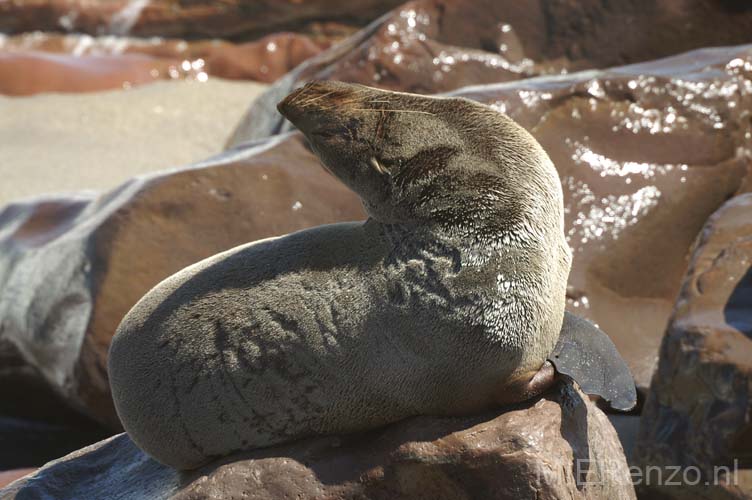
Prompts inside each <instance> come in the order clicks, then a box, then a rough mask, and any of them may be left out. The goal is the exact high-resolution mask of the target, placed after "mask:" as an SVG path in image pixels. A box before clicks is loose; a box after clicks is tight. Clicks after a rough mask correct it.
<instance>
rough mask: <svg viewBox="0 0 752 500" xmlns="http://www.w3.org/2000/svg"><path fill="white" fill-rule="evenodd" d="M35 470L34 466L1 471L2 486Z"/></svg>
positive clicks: (0, 480) (0, 485) (0, 482)
mask: <svg viewBox="0 0 752 500" xmlns="http://www.w3.org/2000/svg"><path fill="white" fill-rule="evenodd" d="M35 470H36V469H34V468H26V469H13V470H4V471H0V488H5V487H6V486H8V485H9V484H10V483H12V482H13V481H15V480H16V479H18V478H19V477H23V476H26V475H29V474H31V473H32V472H34V471H35Z"/></svg>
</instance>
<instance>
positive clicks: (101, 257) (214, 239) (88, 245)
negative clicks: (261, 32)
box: [0, 135, 364, 428]
mask: <svg viewBox="0 0 752 500" xmlns="http://www.w3.org/2000/svg"><path fill="white" fill-rule="evenodd" d="M362 218H364V215H363V211H362V207H361V205H360V201H359V200H358V199H357V198H356V196H355V195H354V194H352V193H351V192H350V191H349V190H347V189H346V188H345V187H344V186H342V185H341V184H339V183H338V182H337V181H335V180H334V178H333V177H331V176H330V175H329V174H328V173H326V172H325V171H324V170H323V169H322V168H321V167H320V165H319V162H318V161H317V160H316V159H315V157H314V156H313V154H312V153H310V152H309V151H308V150H307V149H306V148H305V147H304V146H303V143H302V140H301V138H300V137H299V136H298V135H294V136H281V137H276V138H274V139H271V140H269V141H266V142H264V143H263V144H257V145H255V146H249V147H245V148H242V149H238V150H235V151H230V152H227V153H225V154H223V155H221V156H219V157H216V158H214V159H211V160H207V161H204V162H202V163H199V164H194V165H192V166H190V167H187V168H182V169H177V170H173V171H168V172H164V173H161V174H155V175H151V176H146V177H137V178H135V179H132V180H131V181H128V182H126V183H125V184H123V185H121V186H120V187H118V188H116V189H113V190H112V191H110V192H107V193H105V194H103V195H101V196H98V197H92V196H89V197H79V198H58V199H49V200H36V201H30V202H25V203H16V204H11V205H9V206H8V207H6V208H5V209H4V210H3V211H1V212H0V321H1V323H0V325H2V329H0V346H2V345H10V346H12V347H13V348H14V349H15V352H17V353H18V354H19V355H20V356H21V358H22V359H21V360H20V361H18V362H17V363H15V364H14V365H12V366H18V367H19V370H22V367H23V366H24V365H31V366H32V367H34V368H35V370H36V371H37V372H38V373H40V374H41V375H42V376H43V378H44V380H45V381H46V383H47V384H48V385H49V386H50V387H52V388H53V389H54V390H55V391H56V392H58V393H59V394H61V395H62V396H63V397H64V398H65V399H66V400H67V401H68V402H69V403H70V404H71V405H73V406H74V407H75V408H77V409H78V410H80V411H81V412H83V413H84V414H86V415H88V416H90V417H92V418H95V419H97V420H98V421H100V422H102V423H104V424H106V425H109V426H110V427H111V428H119V422H118V420H117V417H116V415H115V412H114V409H113V407H112V402H111V399H110V394H109V384H108V381H107V374H106V366H107V363H106V357H107V350H108V347H109V343H110V340H111V338H112V335H113V334H114V332H115V328H116V327H117V325H118V323H119V322H120V320H121V319H122V317H123V316H124V315H125V313H126V312H127V311H128V310H129V309H130V307H131V306H133V305H134V304H135V303H136V301H137V300H138V299H139V298H141V296H142V295H143V294H144V293H145V292H147V291H148V290H149V289H150V288H151V287H153V286H154V285H155V284H157V283H158V282H159V281H161V280H162V279H164V278H166V277H167V276H169V275H171V274H173V273H175V272H177V271H178V270H180V269H182V268H183V267H186V266H188V265H189V264H192V263H194V262H197V261H199V260H201V259H203V258H205V257H208V256H210V255H213V254H215V253H218V252H220V251H223V250H226V249H228V248H231V247H233V246H236V245H239V244H241V243H246V242H248V241H254V240H258V239H262V238H266V237H268V236H274V235H280V234H285V233H289V232H292V231H295V230H298V229H302V228H305V227H310V226H315V225H319V224H325V223H330V222H337V221H342V220H357V219H362ZM9 352H10V351H9ZM10 371H11V373H7V371H6V372H5V373H3V375H4V376H7V377H10V378H3V379H0V387H2V386H3V385H4V384H5V383H6V381H8V380H17V379H15V378H12V375H13V372H14V371H13V370H10Z"/></svg>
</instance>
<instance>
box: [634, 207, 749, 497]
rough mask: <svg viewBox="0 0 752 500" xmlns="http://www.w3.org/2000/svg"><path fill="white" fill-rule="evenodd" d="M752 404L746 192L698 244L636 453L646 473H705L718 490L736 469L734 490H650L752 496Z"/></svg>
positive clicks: (651, 490) (648, 489)
mask: <svg viewBox="0 0 752 500" xmlns="http://www.w3.org/2000/svg"><path fill="white" fill-rule="evenodd" d="M751 401H752V194H745V195H742V196H738V197H735V198H733V199H732V200H730V201H728V202H727V203H726V204H724V205H723V206H722V207H721V208H720V209H719V210H718V211H717V212H716V213H715V214H713V216H712V217H711V218H710V219H709V220H708V222H707V224H706V225H705V227H704V228H703V229H702V232H701V233H700V235H699V236H698V239H697V241H696V243H695V247H694V251H693V253H692V258H691V261H690V265H689V270H688V271H687V275H686V277H685V279H684V283H683V285H682V288H681V292H680V294H679V297H678V299H677V301H676V306H675V308H674V312H673V315H672V317H671V322H670V323H669V326H668V330H667V332H666V336H665V337H664V338H663V343H662V344H661V354H660V362H659V364H658V370H657V372H656V373H655V375H654V376H653V380H652V384H651V386H650V393H649V397H648V399H647V402H646V404H645V408H644V411H643V414H642V417H641V421H640V434H639V439H638V443H637V449H636V454H637V457H636V458H637V461H638V462H639V464H640V466H641V467H642V468H643V469H645V468H646V467H648V466H654V467H660V468H663V471H664V473H665V471H666V469H665V468H666V467H669V466H682V467H684V468H689V467H695V468H697V469H698V470H699V471H701V472H702V477H701V480H702V483H705V481H710V482H711V483H712V482H713V481H714V479H713V478H714V474H716V471H717V470H719V469H717V468H718V467H728V468H729V469H731V471H732V473H731V474H730V475H729V476H728V477H727V478H726V480H727V481H728V483H729V484H724V485H719V486H712V485H711V486H709V487H704V486H702V487H701V486H698V487H696V488H686V489H685V488H683V487H675V486H671V485H663V487H662V485H660V484H652V485H649V486H643V489H644V491H645V493H646V494H657V493H661V494H662V495H664V497H665V498H682V499H684V498H686V499H689V498H700V497H701V498H750V497H752V471H750V470H747V471H738V473H737V474H736V475H734V474H733V471H734V468H737V469H742V468H748V467H749V466H750V464H752V423H751V422H750V418H749V416H750V415H751V414H752V402H751ZM689 477H690V480H692V481H694V479H695V477H696V476H695V474H694V473H693V474H692V475H690V476H689ZM698 479H700V478H699V477H698ZM700 488H702V490H700Z"/></svg>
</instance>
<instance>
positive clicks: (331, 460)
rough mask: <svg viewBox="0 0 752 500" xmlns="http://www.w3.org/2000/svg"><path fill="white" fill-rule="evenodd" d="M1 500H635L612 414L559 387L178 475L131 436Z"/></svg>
mask: <svg viewBox="0 0 752 500" xmlns="http://www.w3.org/2000/svg"><path fill="white" fill-rule="evenodd" d="M0 497H2V498H7V499H9V500H11V499H18V500H21V499H23V498H39V499H53V498H112V499H141V498H150V499H154V500H158V499H176V500H177V499H181V500H188V499H193V500H198V499H213V498H222V499H241V498H242V499H258V500H262V499H263V500H266V499H269V498H296V499H298V500H306V499H314V498H329V499H345V498H369V499H385V500H386V499H389V500H393V499H414V498H431V499H433V500H442V499H446V500H450V499H451V500H454V499H457V498H496V499H509V500H519V499H521V498H536V499H538V500H544V499H560V498H571V499H603V498H614V499H617V498H618V499H619V500H629V499H634V498H635V496H634V489H633V486H632V482H631V480H630V475H629V470H628V468H627V463H626V460H625V458H624V453H623V451H622V448H621V444H620V443H619V440H618V438H617V436H616V433H615V432H614V430H613V428H612V427H611V424H610V423H609V422H608V419H607V418H606V416H605V415H604V414H603V413H602V412H601V411H600V410H599V409H598V408H597V407H596V406H595V405H594V404H593V403H591V402H590V401H589V400H588V399H587V398H586V397H585V396H584V395H583V394H582V393H580V392H578V391H577V390H575V389H574V388H572V386H570V385H566V384H562V385H560V386H559V387H558V388H557V389H555V391H554V393H553V394H551V395H549V396H547V397H545V398H542V399H539V400H537V401H533V402H530V403H528V404H526V405H524V406H519V407H516V408H513V409H510V410H508V411H504V412H502V413H498V412H495V413H489V414H486V415H482V416H477V417H471V418H430V417H418V418H413V419H408V420H406V421H403V422H400V423H397V424H394V425H391V426H389V427H387V428H385V429H382V430H377V431H373V432H369V433H366V434H358V435H347V436H329V437H320V438H315V439H310V440H304V441H300V442H297V443H293V444H290V445H286V446H279V447H274V448H269V449H264V450H257V451H254V452H251V453H245V454H242V455H237V456H232V457H229V458H226V459H221V460H218V461H216V462H214V463H211V464H209V465H208V466H205V467H203V468H201V469H198V470H196V471H190V472H178V471H175V470H174V469H170V468H168V467H166V466H163V465H161V464H159V463H157V462H155V461H154V460H152V459H151V458H149V457H148V456H146V455H144V453H143V452H141V451H140V450H139V449H138V448H136V447H135V445H134V444H133V443H132V442H131V441H130V439H128V436H127V435H125V434H120V435H118V436H115V437H113V438H110V439H107V440H105V441H102V442H99V443H97V444H95V445H92V446H89V447H88V448H84V449H82V450H79V451H77V452H74V453H72V454H70V455H68V456H66V457H63V458H61V459H60V460H56V461H54V462H51V463H49V464H47V465H46V466H44V467H42V468H41V469H40V470H39V471H37V472H35V473H33V474H31V475H29V476H26V477H24V478H22V479H19V480H18V481H16V482H14V483H12V484H11V485H10V486H8V487H7V488H6V489H4V490H0Z"/></svg>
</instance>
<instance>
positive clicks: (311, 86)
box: [277, 82, 364, 134]
mask: <svg viewBox="0 0 752 500" xmlns="http://www.w3.org/2000/svg"><path fill="white" fill-rule="evenodd" d="M363 89H364V87H362V86H361V85H353V84H348V83H342V82H311V83H308V84H306V85H305V86H304V87H301V88H299V89H297V90H295V91H293V92H292V93H291V94H290V95H288V96H287V97H285V98H284V99H283V100H282V101H281V102H280V103H279V104H277V109H278V110H279V112H280V113H281V114H282V116H284V117H285V118H287V119H288V120H290V121H291V122H292V123H293V125H295V126H296V127H298V128H299V129H300V130H301V131H302V132H303V133H305V134H308V133H309V132H311V131H312V129H313V128H314V127H315V126H316V124H317V123H320V122H322V121H323V122H326V121H327V120H328V119H332V117H333V116H334V115H335V114H336V115H343V114H345V113H347V112H348V110H349V111H352V109H353V108H359V107H360V106H353V105H355V104H358V103H359V102H360V101H361V100H362V99H363V94H364V91H363Z"/></svg>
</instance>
